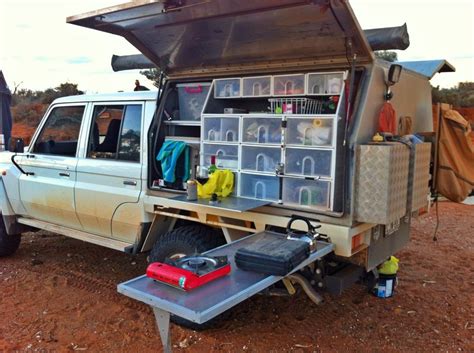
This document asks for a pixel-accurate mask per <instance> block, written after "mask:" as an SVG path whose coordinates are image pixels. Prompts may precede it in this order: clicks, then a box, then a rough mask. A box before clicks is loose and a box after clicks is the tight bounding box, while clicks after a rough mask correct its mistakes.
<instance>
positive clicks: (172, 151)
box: [156, 141, 189, 183]
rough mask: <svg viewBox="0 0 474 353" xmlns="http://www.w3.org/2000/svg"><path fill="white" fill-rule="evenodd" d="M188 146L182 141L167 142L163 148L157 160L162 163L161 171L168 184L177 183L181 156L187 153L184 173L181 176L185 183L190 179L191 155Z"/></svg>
mask: <svg viewBox="0 0 474 353" xmlns="http://www.w3.org/2000/svg"><path fill="white" fill-rule="evenodd" d="M187 149H188V146H187V145H186V143H185V142H182V141H165V142H164V143H163V146H161V149H160V152H159V153H158V156H157V157H156V160H157V161H159V162H161V170H162V171H163V180H164V181H166V182H167V183H174V182H175V181H176V165H177V163H178V159H179V157H180V156H181V154H182V153H183V152H184V153H185V160H184V172H183V175H182V176H181V177H182V178H183V182H185V181H187V180H188V179H189V153H188V151H187Z"/></svg>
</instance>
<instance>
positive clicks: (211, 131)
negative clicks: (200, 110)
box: [202, 117, 239, 142]
mask: <svg viewBox="0 0 474 353" xmlns="http://www.w3.org/2000/svg"><path fill="white" fill-rule="evenodd" d="M203 120H204V121H203V127H202V140H203V141H210V142H239V118H238V117H225V118H214V117H204V119H203Z"/></svg>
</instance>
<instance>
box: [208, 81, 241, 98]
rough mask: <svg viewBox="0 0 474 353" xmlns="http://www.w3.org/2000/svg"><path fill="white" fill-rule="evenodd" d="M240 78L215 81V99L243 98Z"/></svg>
mask: <svg viewBox="0 0 474 353" xmlns="http://www.w3.org/2000/svg"><path fill="white" fill-rule="evenodd" d="M240 82H241V79H240V78H226V79H218V80H214V83H215V87H214V97H215V98H239V97H241V96H242V93H241V87H240Z"/></svg>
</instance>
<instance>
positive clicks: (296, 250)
mask: <svg viewBox="0 0 474 353" xmlns="http://www.w3.org/2000/svg"><path fill="white" fill-rule="evenodd" d="M309 253H310V249H309V244H308V243H307V242H305V241H302V240H288V239H286V235H285V234H280V233H274V232H266V234H265V235H264V236H263V237H261V238H260V239H259V240H257V241H256V242H255V243H253V244H251V245H249V246H246V247H244V248H240V249H238V250H237V252H236V253H235V264H236V265H237V267H238V268H240V269H242V270H245V271H253V272H259V273H264V274H268V275H276V276H284V275H286V274H288V273H289V272H291V271H292V270H293V269H294V268H295V267H296V266H298V265H299V264H300V263H301V262H303V261H304V260H305V259H306V258H307V257H308V256H309Z"/></svg>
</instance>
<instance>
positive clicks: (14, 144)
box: [8, 137, 25, 153]
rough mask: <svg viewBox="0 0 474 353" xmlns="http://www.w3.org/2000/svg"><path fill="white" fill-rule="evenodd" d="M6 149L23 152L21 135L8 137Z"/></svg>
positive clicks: (23, 145)
mask: <svg viewBox="0 0 474 353" xmlns="http://www.w3.org/2000/svg"><path fill="white" fill-rule="evenodd" d="M8 150H9V151H10V152H14V153H23V152H25V141H23V139H22V138H21V137H10V140H9V141H8Z"/></svg>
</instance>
